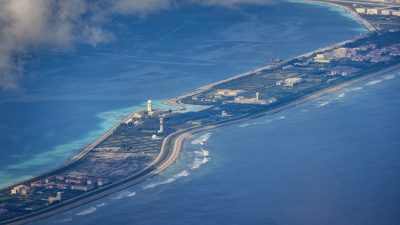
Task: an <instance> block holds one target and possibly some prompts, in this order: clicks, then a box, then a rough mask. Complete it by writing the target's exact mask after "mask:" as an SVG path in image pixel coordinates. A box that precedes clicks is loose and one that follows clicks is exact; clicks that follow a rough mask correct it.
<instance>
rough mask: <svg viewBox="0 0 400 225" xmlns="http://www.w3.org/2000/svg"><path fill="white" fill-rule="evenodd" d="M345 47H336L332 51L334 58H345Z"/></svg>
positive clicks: (346, 50)
mask: <svg viewBox="0 0 400 225" xmlns="http://www.w3.org/2000/svg"><path fill="white" fill-rule="evenodd" d="M347 52H348V49H347V48H338V49H335V50H334V51H333V57H334V58H335V59H341V58H345V57H346V56H347Z"/></svg>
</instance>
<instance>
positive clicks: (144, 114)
mask: <svg viewBox="0 0 400 225" xmlns="http://www.w3.org/2000/svg"><path fill="white" fill-rule="evenodd" d="M167 114H168V113H166V112H164V111H155V110H154V109H153V102H152V100H148V101H147V109H146V111H141V112H137V113H135V114H133V116H132V118H130V119H128V120H127V121H125V125H128V126H130V125H133V126H136V127H139V126H142V125H143V124H144V122H145V119H146V118H149V117H157V116H158V117H159V120H160V128H159V129H158V131H157V133H158V134H162V133H164V119H165V117H166V116H167Z"/></svg>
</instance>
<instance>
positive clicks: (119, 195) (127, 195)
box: [110, 191, 136, 200]
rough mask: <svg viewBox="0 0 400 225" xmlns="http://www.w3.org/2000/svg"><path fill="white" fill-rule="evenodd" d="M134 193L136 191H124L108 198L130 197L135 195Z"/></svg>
mask: <svg viewBox="0 0 400 225" xmlns="http://www.w3.org/2000/svg"><path fill="white" fill-rule="evenodd" d="M135 195H136V192H129V191H125V192H123V193H119V194H117V195H116V196H114V197H111V198H110V199H113V200H119V199H122V198H124V197H132V196H135Z"/></svg>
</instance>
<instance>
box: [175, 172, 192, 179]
mask: <svg viewBox="0 0 400 225" xmlns="http://www.w3.org/2000/svg"><path fill="white" fill-rule="evenodd" d="M189 175H190V173H189V172H188V171H186V170H184V171H182V172H180V173H178V174H177V175H175V176H174V177H176V178H179V177H187V176H189Z"/></svg>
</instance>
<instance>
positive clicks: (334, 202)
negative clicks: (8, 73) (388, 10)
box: [0, 2, 400, 225]
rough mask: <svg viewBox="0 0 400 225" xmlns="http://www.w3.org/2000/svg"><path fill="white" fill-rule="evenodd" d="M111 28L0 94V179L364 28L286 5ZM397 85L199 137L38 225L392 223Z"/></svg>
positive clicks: (122, 22) (156, 18) (39, 61)
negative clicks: (146, 111) (123, 184)
mask: <svg viewBox="0 0 400 225" xmlns="http://www.w3.org/2000/svg"><path fill="white" fill-rule="evenodd" d="M118 20H119V21H118V22H119V23H117V25H115V27H112V28H110V29H113V30H114V31H115V33H116V34H117V35H116V36H117V39H116V40H115V41H114V42H112V43H110V44H107V45H102V46H100V47H98V48H96V49H92V48H88V47H79V48H78V49H76V51H75V52H74V53H69V54H62V53H42V54H39V55H38V56H37V57H36V59H35V60H34V61H33V62H31V63H30V64H29V65H28V68H27V73H28V74H29V76H28V77H31V79H30V78H28V79H27V80H26V81H25V84H24V85H25V90H24V92H23V93H22V94H16V95H15V96H1V99H0V115H1V117H0V134H1V135H0V151H1V155H2V158H1V159H0V183H1V184H5V183H9V182H12V181H15V180H16V179H19V178H21V177H23V176H26V175H28V176H30V175H34V174H37V173H39V172H42V171H45V170H47V169H49V168H53V167H54V166H56V165H57V164H59V163H62V162H63V161H65V160H66V159H67V158H68V157H70V156H71V155H73V154H74V153H75V152H76V151H77V150H79V148H81V147H82V146H84V144H85V143H89V142H90V141H91V140H93V139H94V138H96V137H97V136H98V135H100V134H101V133H102V132H103V131H104V130H105V129H107V128H108V127H110V126H111V125H113V124H114V123H115V122H116V121H117V119H118V118H120V117H121V116H122V115H124V114H126V113H127V112H129V111H130V110H132V109H133V108H135V107H138V106H142V105H141V104H142V102H144V101H145V100H147V98H152V99H165V98H170V97H174V96H176V95H179V94H182V93H185V92H187V91H191V90H194V89H195V88H197V87H199V86H201V85H203V84H207V83H210V82H212V81H217V80H220V79H223V78H225V77H229V76H231V75H233V74H237V73H241V72H246V71H248V70H251V69H253V68H256V67H259V66H262V65H265V64H266V63H268V61H269V59H270V58H271V57H282V58H289V57H293V56H295V55H299V54H302V53H305V52H308V51H311V50H315V49H317V48H319V47H322V46H326V45H329V44H333V43H336V42H339V41H343V40H346V39H349V38H351V37H353V36H354V35H356V34H358V33H359V32H361V31H362V28H361V27H360V25H359V24H358V23H357V22H356V21H355V20H353V19H350V18H349V17H347V16H343V15H341V14H340V12H339V11H338V10H331V9H330V8H328V7H322V6H319V5H310V4H299V3H288V2H285V3H278V4H275V5H270V6H266V7H262V8H255V7H245V8H242V9H241V10H232V9H223V8H206V7H199V6H197V7H194V6H186V7H183V8H180V9H178V10H174V11H168V12H162V13H160V14H157V15H152V16H150V17H148V18H145V19H143V20H140V21H136V20H132V19H127V18H118ZM177 83H178V84H179V85H177ZM399 85H400V78H399V77H396V76H387V77H386V78H381V82H380V83H379V82H378V81H376V82H372V83H370V84H369V85H368V84H367V83H364V84H360V85H359V86H357V87H359V88H356V87H351V88H349V89H347V90H345V91H343V92H339V93H336V94H333V95H330V96H327V97H324V98H322V99H319V100H317V101H314V102H310V103H307V104H305V105H302V106H299V107H296V108H293V109H290V110H287V111H284V112H282V113H279V114H276V115H273V116H268V117H264V118H260V119H258V120H255V121H251V122H249V123H246V124H240V125H235V126H230V127H226V128H223V129H218V130H214V131H211V135H210V136H208V135H206V136H202V135H204V134H201V135H198V136H196V137H193V138H191V139H190V140H188V141H187V142H186V144H185V151H184V153H183V155H182V158H181V159H180V160H179V161H178V163H177V164H176V165H174V166H173V167H172V168H171V169H170V170H168V171H167V172H165V173H164V174H163V175H161V176H159V177H156V178H154V179H151V180H149V181H147V182H146V183H144V184H142V185H139V186H137V187H133V188H130V189H128V190H126V191H122V192H120V193H116V194H115V195H113V196H110V197H107V198H104V199H100V200H98V201H96V202H93V203H90V204H88V205H84V206H82V207H80V208H77V209H74V210H71V211H69V212H66V213H63V214H61V215H58V216H55V217H52V218H50V219H47V220H44V221H40V222H38V223H37V224H49V223H62V224H77V223H79V224H110V223H115V224H132V223H134V224H161V223H162V224H174V225H177V224H185V225H187V224H218V225H223V224H396V223H398V222H399V218H398V217H397V215H398V212H399V209H400V207H399V199H400V198H399V197H400V196H399V192H398V189H399V187H400V184H399V181H400V179H399V178H400V172H399V171H400V168H399V166H398V163H397V162H398V161H399V158H400V155H399V153H398V149H399V147H400V146H399V143H398V141H396V140H397V139H398V133H400V132H399V125H400V124H399V118H398V115H399V107H398V105H399V100H398V99H399V97H400V96H399V93H398V91H397V90H398V88H399ZM198 138H201V139H204V140H205V146H204V147H203V148H204V149H203V150H202V149H200V146H198V145H194V144H191V142H192V141H193V140H194V139H198ZM207 138H208V140H206V139H207ZM194 143H196V142H194Z"/></svg>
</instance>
